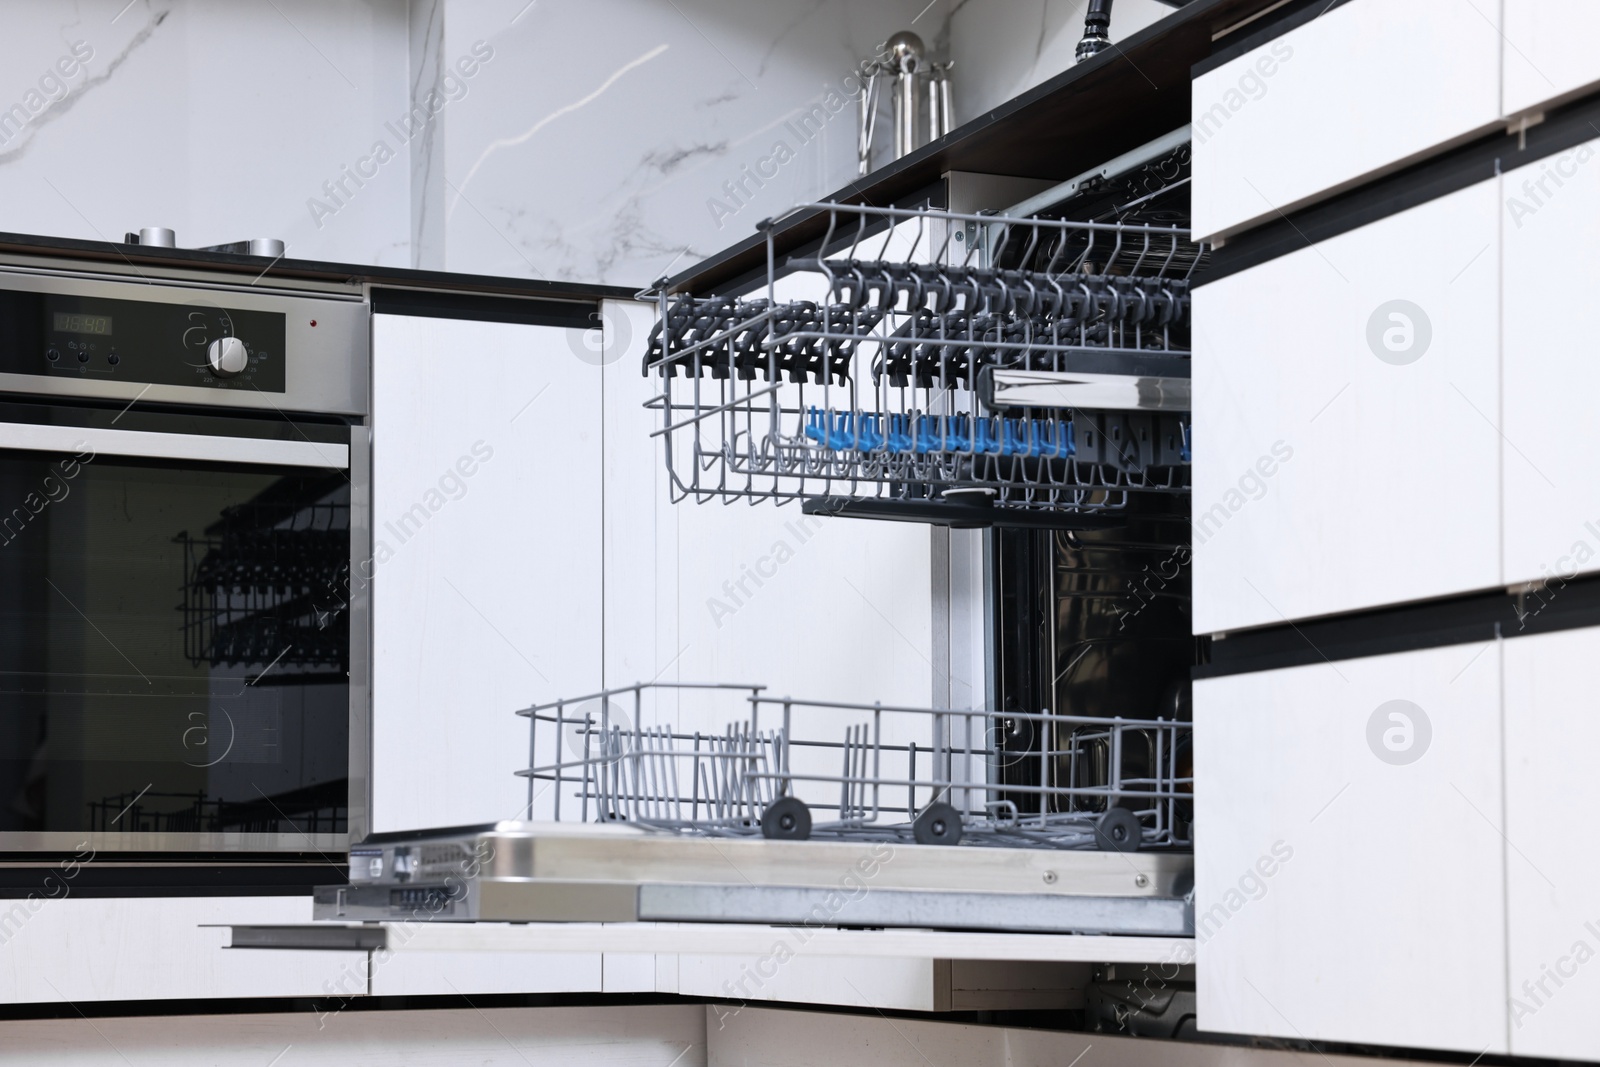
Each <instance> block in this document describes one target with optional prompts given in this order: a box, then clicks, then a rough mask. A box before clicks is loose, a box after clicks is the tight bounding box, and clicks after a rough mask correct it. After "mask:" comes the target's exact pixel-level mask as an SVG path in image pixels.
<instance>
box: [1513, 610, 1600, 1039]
mask: <svg viewBox="0 0 1600 1067" xmlns="http://www.w3.org/2000/svg"><path fill="white" fill-rule="evenodd" d="M1505 650H1506V651H1505V694H1506V695H1505V705H1506V710H1505V718H1506V761H1505V762H1506V840H1507V842H1508V843H1509V851H1508V852H1507V855H1506V890H1507V893H1508V894H1509V899H1508V900H1507V911H1508V913H1509V928H1508V937H1507V941H1508V943H1509V944H1510V946H1511V959H1510V967H1509V975H1510V980H1511V988H1510V990H1509V995H1510V997H1511V1000H1510V1001H1509V1003H1510V1008H1511V1051H1512V1052H1513V1053H1515V1054H1517V1055H1519V1056H1548V1057H1551V1058H1561V1059H1579V1060H1594V1059H1600V1031H1597V1030H1596V1029H1595V1025H1594V1012H1595V1004H1596V1003H1600V963H1597V962H1596V958H1597V957H1600V907H1597V906H1596V903H1595V890H1594V887H1595V884H1596V882H1597V881H1600V856H1597V855H1596V853H1595V851H1594V849H1593V848H1590V847H1588V846H1587V845H1586V844H1585V843H1584V841H1583V840H1582V839H1581V837H1580V836H1579V835H1575V834H1574V833H1573V823H1574V816H1576V818H1577V819H1578V820H1582V819H1583V818H1584V817H1585V816H1586V815H1587V813H1589V812H1592V811H1594V810H1595V808H1596V807H1597V806H1600V782H1597V781H1596V779H1595V775H1594V758H1593V756H1594V751H1595V748H1596V747H1597V746H1600V716H1597V715H1596V714H1595V703H1596V698H1595V693H1596V692H1597V691H1600V630H1596V629H1587V630H1569V631H1567V632H1565V633H1557V634H1543V635H1540V636H1537V637H1524V638H1519V639H1517V640H1515V641H1507V642H1506V644H1505Z"/></svg>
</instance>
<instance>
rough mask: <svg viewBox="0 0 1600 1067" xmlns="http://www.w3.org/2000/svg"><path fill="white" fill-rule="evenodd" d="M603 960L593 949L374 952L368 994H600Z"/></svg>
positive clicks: (383, 995) (382, 995)
mask: <svg viewBox="0 0 1600 1067" xmlns="http://www.w3.org/2000/svg"><path fill="white" fill-rule="evenodd" d="M601 963H602V958H601V956H600V954H599V953H597V952H596V953H577V952H394V953H388V954H384V953H375V954H374V955H373V961H372V995H373V996H375V997H386V996H457V995H463V994H465V995H467V996H473V995H475V994H480V993H481V994H494V993H598V992H601V991H602V990H603V988H604V982H603V980H602V968H601Z"/></svg>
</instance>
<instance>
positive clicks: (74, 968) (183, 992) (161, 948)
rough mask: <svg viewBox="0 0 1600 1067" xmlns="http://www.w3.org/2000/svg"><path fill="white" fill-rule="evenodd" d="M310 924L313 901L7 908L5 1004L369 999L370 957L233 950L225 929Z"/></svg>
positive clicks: (0, 930) (37, 898)
mask: <svg viewBox="0 0 1600 1067" xmlns="http://www.w3.org/2000/svg"><path fill="white" fill-rule="evenodd" d="M310 919H311V901H310V899H309V898H307V897H123V898H112V899H106V898H88V899H86V898H80V897H70V896H68V897H61V898H60V899H55V900H50V899H45V898H44V897H43V896H41V895H39V894H35V895H34V896H33V897H31V898H28V897H23V898H20V899H10V900H3V901H0V1004H38V1003H46V1004H49V1003H57V1004H60V1003H76V1002H79V1001H91V1000H191V999H201V998H208V997H323V996H327V995H329V994H330V993H332V994H333V995H335V996H338V995H344V994H346V993H348V994H360V993H363V992H364V991H365V990H366V964H367V954H366V953H365V952H320V951H319V952H310V951H296V950H284V951H272V952H259V951H243V950H240V951H232V950H228V949H224V948H223V947H222V946H223V945H224V944H226V943H227V938H228V932H227V931H226V930H220V929H216V924H223V923H267V924H272V923H303V922H309V921H310ZM8 1047H9V1042H8Z"/></svg>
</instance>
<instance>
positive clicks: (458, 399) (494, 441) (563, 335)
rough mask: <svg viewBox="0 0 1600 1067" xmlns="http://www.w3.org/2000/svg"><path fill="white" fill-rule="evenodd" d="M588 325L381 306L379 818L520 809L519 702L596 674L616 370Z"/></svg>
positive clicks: (486, 815) (377, 368)
mask: <svg viewBox="0 0 1600 1067" xmlns="http://www.w3.org/2000/svg"><path fill="white" fill-rule="evenodd" d="M572 333H573V332H572V331H568V330H566V329H560V328H554V327H542V326H527V325H518V324H507V323H484V322H463V321H458V320H442V319H421V318H401V317H388V316H377V317H376V319H375V325H374V332H373V401H372V403H373V539H374V560H375V564H376V565H375V568H374V570H375V571H376V573H375V575H374V577H373V622H374V625H373V634H374V650H373V652H374V654H373V716H372V726H373V826H374V829H377V830H397V829H405V828H414V827H424V826H449V825H455V824H462V823H477V822H486V821H494V820H497V819H505V818H515V817H516V816H517V815H518V814H519V813H520V812H521V811H522V810H523V808H524V805H525V804H526V801H527V788H526V785H525V783H524V782H523V780H522V779H520V778H517V777H516V776H515V772H516V771H517V770H518V769H520V768H523V767H525V766H527V755H528V729H527V720H525V719H521V718H518V717H517V716H516V714H515V711H516V709H518V708H520V707H525V706H527V705H528V704H530V703H533V702H535V701H539V700H551V699H554V698H556V697H559V696H563V695H572V694H580V693H586V692H589V691H591V690H593V689H594V687H595V685H596V682H597V681H598V680H599V677H600V659H601V622H600V616H601V486H600V472H601V430H600V410H601V404H600V374H599V372H598V371H597V370H596V367H595V365H594V363H593V362H592V361H588V360H585V359H583V358H581V357H580V355H579V353H578V352H577V351H576V350H575V348H574V345H573V338H572Z"/></svg>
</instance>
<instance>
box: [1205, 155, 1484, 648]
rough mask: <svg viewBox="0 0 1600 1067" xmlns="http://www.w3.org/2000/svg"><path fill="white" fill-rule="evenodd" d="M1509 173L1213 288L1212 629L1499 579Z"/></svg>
mask: <svg viewBox="0 0 1600 1067" xmlns="http://www.w3.org/2000/svg"><path fill="white" fill-rule="evenodd" d="M1498 210H1499V204H1498V201H1497V186H1496V184H1495V183H1494V182H1493V181H1490V182H1483V183H1481V184H1479V185H1476V186H1473V187H1470V188H1468V189H1463V190H1461V191H1459V192H1456V193H1452V194H1451V195H1449V196H1447V197H1441V198H1440V199H1438V200H1434V201H1430V202H1429V203H1426V204H1423V205H1421V206H1419V207H1416V208H1412V209H1411V210H1409V211H1406V212H1403V213H1401V214H1398V215H1394V216H1391V217H1389V218H1387V219H1383V220H1381V221H1379V222H1375V223H1372V224H1371V225H1368V226H1365V227H1362V228H1361V229H1358V230H1352V231H1350V232H1349V233H1346V234H1342V235H1340V236H1338V237H1335V238H1332V239H1330V240H1328V241H1325V242H1323V243H1321V244H1319V245H1317V246H1315V247H1309V248H1305V249H1302V250H1300V251H1298V252H1294V253H1291V254H1289V255H1287V256H1283V257H1281V258H1279V259H1276V260H1273V261H1271V262H1268V263H1265V264H1262V265H1261V266H1258V267H1254V268H1251V269H1250V270H1246V271H1242V272H1240V273H1238V274H1234V275H1231V276H1229V277H1227V278H1224V279H1222V280H1220V281H1217V282H1214V283H1212V284H1210V285H1206V286H1203V287H1201V288H1200V289H1198V290H1197V291H1196V293H1195V297H1194V313H1195V345H1194V396H1195V400H1194V404H1195V407H1194V420H1195V421H1194V425H1195V463H1194V495H1193V507H1194V522H1195V525H1194V530H1193V538H1194V541H1193V543H1194V546H1195V547H1194V561H1195V562H1194V598H1195V599H1194V604H1195V632H1196V633H1215V632H1221V631H1226V630H1231V629H1240V628H1244V627H1251V626H1265V625H1275V624H1281V623H1282V622H1284V621H1285V620H1288V619H1300V618H1307V617H1311V616H1316V615H1326V614H1334V613H1338V612H1345V611H1354V610H1359V609H1363V608H1371V607H1378V606H1381V605H1386V604H1397V603H1404V602H1406V601H1411V600H1420V599H1426V598H1430V597H1436V596H1443V595H1447V594H1452V593H1461V592H1467V591H1471V590H1475V589H1485V588H1492V587H1494V586H1496V585H1498V584H1499V583H1500V561H1499V532H1498V531H1499V511H1500V499H1499V474H1498V464H1499V457H1500V437H1499V433H1498V432H1497V430H1496V428H1495V426H1496V422H1495V420H1497V419H1498V410H1499V388H1500V387H1499V379H1498V366H1499V364H1498V360H1499V350H1498V344H1499V340H1498V339H1499V315H1498V311H1497V306H1498V292H1497V285H1498V268H1499V262H1500V247H1499V236H1498V227H1497V221H1496V212H1497V211H1498Z"/></svg>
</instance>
